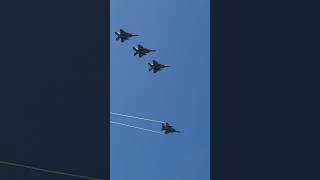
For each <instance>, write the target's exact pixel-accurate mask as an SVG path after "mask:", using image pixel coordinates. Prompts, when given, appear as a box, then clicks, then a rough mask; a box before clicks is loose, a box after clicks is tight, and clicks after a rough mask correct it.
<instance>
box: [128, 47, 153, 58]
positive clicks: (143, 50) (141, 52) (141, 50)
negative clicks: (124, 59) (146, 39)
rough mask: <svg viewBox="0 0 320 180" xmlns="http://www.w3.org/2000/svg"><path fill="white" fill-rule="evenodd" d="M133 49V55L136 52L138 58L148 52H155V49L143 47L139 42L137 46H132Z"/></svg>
mask: <svg viewBox="0 0 320 180" xmlns="http://www.w3.org/2000/svg"><path fill="white" fill-rule="evenodd" d="M133 50H134V51H135V53H134V54H133V55H134V56H136V55H137V54H139V57H140V58H141V57H142V56H144V55H146V54H147V53H149V52H155V51H156V50H151V49H148V48H145V47H143V46H142V45H141V44H138V46H137V47H133Z"/></svg>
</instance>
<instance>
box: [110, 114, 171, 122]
mask: <svg viewBox="0 0 320 180" xmlns="http://www.w3.org/2000/svg"><path fill="white" fill-rule="evenodd" d="M110 114H113V115H117V116H123V117H128V118H134V119H141V120H145V121H151V122H157V123H165V122H163V121H157V120H154V119H147V118H142V117H136V116H129V115H125V114H119V113H114V112H110Z"/></svg>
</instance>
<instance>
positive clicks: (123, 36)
mask: <svg viewBox="0 0 320 180" xmlns="http://www.w3.org/2000/svg"><path fill="white" fill-rule="evenodd" d="M115 33H116V35H117V36H118V37H117V38H116V40H117V41H118V40H119V39H121V42H124V41H125V40H128V39H129V38H131V37H132V36H138V35H137V34H133V33H129V32H125V31H124V30H122V29H120V31H119V32H115Z"/></svg>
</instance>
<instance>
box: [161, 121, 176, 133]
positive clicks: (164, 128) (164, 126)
mask: <svg viewBox="0 0 320 180" xmlns="http://www.w3.org/2000/svg"><path fill="white" fill-rule="evenodd" d="M161 124H162V127H161V131H164V133H165V134H168V133H174V132H178V133H179V132H180V131H177V130H175V129H174V128H173V127H172V126H171V125H170V124H169V123H166V124H164V123H161Z"/></svg>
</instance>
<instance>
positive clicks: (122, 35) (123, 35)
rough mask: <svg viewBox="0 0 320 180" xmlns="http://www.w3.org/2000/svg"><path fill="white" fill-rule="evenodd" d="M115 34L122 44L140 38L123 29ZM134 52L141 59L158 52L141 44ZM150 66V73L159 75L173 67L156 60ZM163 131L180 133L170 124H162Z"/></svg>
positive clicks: (149, 63)
mask: <svg viewBox="0 0 320 180" xmlns="http://www.w3.org/2000/svg"><path fill="white" fill-rule="evenodd" d="M115 34H116V35H117V38H116V40H117V41H118V40H119V39H121V42H124V41H126V40H128V39H129V38H131V37H133V36H138V35H137V34H134V33H129V32H126V31H124V30H123V29H120V31H119V32H115ZM133 50H134V51H135V52H134V54H133V56H136V55H138V56H139V58H141V57H142V56H144V55H147V54H148V53H150V52H155V51H156V50H152V49H148V48H145V47H143V46H142V45H141V44H138V45H137V47H133ZM148 65H149V71H151V70H153V73H157V72H158V71H161V69H163V68H166V67H171V66H169V65H164V64H160V63H159V62H157V61H156V60H152V62H148ZM161 131H164V133H165V134H169V133H174V132H177V133H179V132H180V131H177V130H175V129H174V128H173V127H172V126H171V125H170V124H169V123H165V124H164V123H162V128H161Z"/></svg>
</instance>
